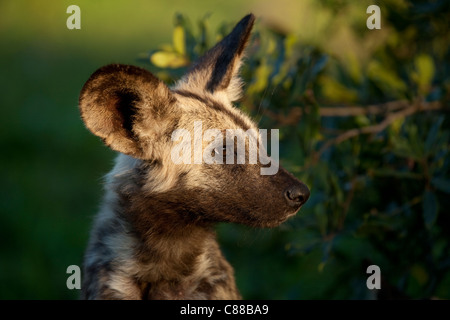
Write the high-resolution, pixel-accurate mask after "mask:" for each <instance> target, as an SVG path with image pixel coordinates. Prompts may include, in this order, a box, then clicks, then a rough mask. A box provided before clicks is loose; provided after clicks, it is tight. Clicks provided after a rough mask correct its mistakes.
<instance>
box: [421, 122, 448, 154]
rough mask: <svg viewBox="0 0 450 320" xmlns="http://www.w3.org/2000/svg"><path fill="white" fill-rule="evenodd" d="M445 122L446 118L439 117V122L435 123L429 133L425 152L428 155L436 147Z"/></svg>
mask: <svg viewBox="0 0 450 320" xmlns="http://www.w3.org/2000/svg"><path fill="white" fill-rule="evenodd" d="M443 122H444V117H443V116H441V117H439V118H438V119H437V121H435V122H434V123H433V125H432V126H431V128H430V131H428V135H427V139H426V140H425V151H426V152H427V153H428V152H430V151H431V150H432V149H433V148H434V147H436V145H435V143H436V138H437V136H438V132H439V129H440V128H441V125H442V123H443Z"/></svg>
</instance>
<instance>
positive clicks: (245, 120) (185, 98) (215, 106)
mask: <svg viewBox="0 0 450 320" xmlns="http://www.w3.org/2000/svg"><path fill="white" fill-rule="evenodd" d="M175 93H176V97H177V100H178V105H179V107H180V112H181V113H182V118H184V119H183V120H184V121H181V123H185V122H186V121H188V122H193V121H202V125H203V129H204V130H205V129H213V128H214V129H220V130H226V129H243V130H244V131H247V130H249V129H257V127H256V125H255V124H254V122H253V121H252V120H251V119H250V118H249V117H248V116H247V115H245V114H244V113H242V112H241V111H240V110H239V109H237V108H236V107H234V106H233V105H232V104H231V102H230V101H228V100H227V99H217V96H214V97H210V96H208V95H200V94H197V93H194V92H187V91H175Z"/></svg>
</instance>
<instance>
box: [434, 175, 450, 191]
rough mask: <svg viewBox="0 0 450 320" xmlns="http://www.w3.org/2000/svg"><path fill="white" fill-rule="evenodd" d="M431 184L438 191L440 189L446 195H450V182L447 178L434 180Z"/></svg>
mask: <svg viewBox="0 0 450 320" xmlns="http://www.w3.org/2000/svg"><path fill="white" fill-rule="evenodd" d="M431 184H432V185H433V186H434V187H436V189H439V190H441V191H443V192H445V193H450V180H448V179H445V178H440V177H438V178H433V180H431Z"/></svg>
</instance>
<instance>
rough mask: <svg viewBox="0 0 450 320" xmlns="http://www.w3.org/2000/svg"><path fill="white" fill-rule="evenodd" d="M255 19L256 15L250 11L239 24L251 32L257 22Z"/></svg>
mask: <svg viewBox="0 0 450 320" xmlns="http://www.w3.org/2000/svg"><path fill="white" fill-rule="evenodd" d="M255 19H256V18H255V15H254V14H253V13H250V14H248V15H246V16H245V17H243V18H242V19H241V21H239V23H238V24H237V25H238V26H241V27H242V28H243V29H245V30H247V32H249V31H250V30H251V29H252V27H253V24H254V23H255Z"/></svg>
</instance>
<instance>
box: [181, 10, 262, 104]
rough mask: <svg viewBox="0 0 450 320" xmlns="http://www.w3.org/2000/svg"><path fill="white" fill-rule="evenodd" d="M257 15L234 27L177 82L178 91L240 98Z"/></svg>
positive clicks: (243, 20)
mask: <svg viewBox="0 0 450 320" xmlns="http://www.w3.org/2000/svg"><path fill="white" fill-rule="evenodd" d="M254 21H255V16H254V15H253V14H249V15H247V16H245V17H244V18H243V19H242V20H241V21H239V23H238V24H237V25H236V26H235V27H234V29H233V30H232V31H231V33H229V34H228V35H227V36H226V37H225V38H223V39H222V40H221V41H220V42H219V43H217V44H216V45H215V46H214V47H213V48H211V49H210V50H209V51H207V52H206V53H205V54H204V55H203V56H202V57H201V58H200V59H199V60H198V61H197V63H196V64H194V66H193V68H192V69H191V70H190V71H189V72H188V73H187V74H186V75H185V76H184V77H183V78H182V79H181V81H180V82H179V83H178V84H177V89H178V90H194V91H198V90H200V91H203V90H206V91H207V92H209V93H213V94H214V93H217V92H225V93H226V94H227V95H228V98H229V99H230V101H235V100H237V99H239V97H240V95H241V91H242V81H241V79H240V77H239V75H238V73H239V68H240V65H241V62H242V57H243V52H244V49H245V47H246V45H247V42H248V39H249V37H250V33H251V30H252V27H253V23H254Z"/></svg>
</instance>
